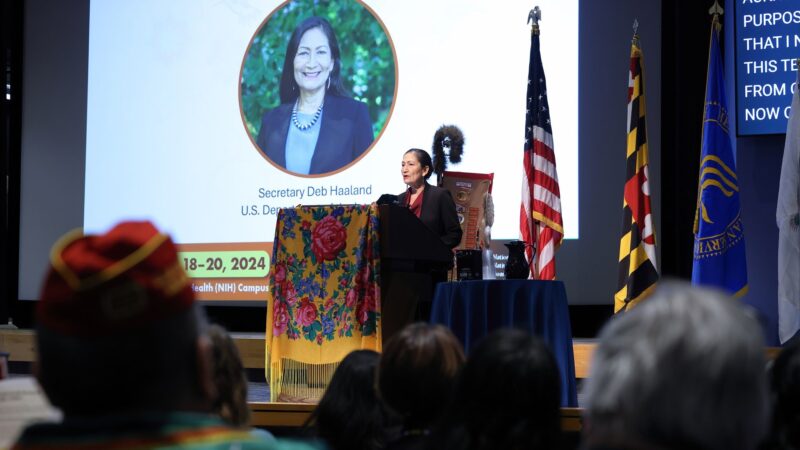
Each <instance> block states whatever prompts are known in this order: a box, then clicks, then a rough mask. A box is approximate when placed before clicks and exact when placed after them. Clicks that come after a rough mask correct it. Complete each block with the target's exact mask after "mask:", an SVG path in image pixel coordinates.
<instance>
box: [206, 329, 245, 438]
mask: <svg viewBox="0 0 800 450" xmlns="http://www.w3.org/2000/svg"><path fill="white" fill-rule="evenodd" d="M208 338H209V339H210V341H211V356H212V361H213V367H214V370H213V375H214V386H216V390H217V397H216V398H215V399H214V402H213V404H212V407H211V409H212V411H213V412H215V413H217V414H218V415H219V416H220V417H221V418H222V420H224V421H225V422H226V423H228V424H229V425H232V426H234V427H239V428H244V427H248V426H249V425H250V407H249V406H248V405H247V374H246V373H245V370H244V364H243V363H242V358H241V357H240V356H239V350H238V349H237V348H236V344H235V343H234V342H233V339H232V338H231V336H230V334H228V332H227V330H225V328H223V327H221V326H219V325H211V326H209V327H208Z"/></svg>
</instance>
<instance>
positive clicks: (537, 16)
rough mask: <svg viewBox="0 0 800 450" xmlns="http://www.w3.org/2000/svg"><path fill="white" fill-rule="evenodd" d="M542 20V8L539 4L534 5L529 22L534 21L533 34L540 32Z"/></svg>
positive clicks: (529, 14)
mask: <svg viewBox="0 0 800 450" xmlns="http://www.w3.org/2000/svg"><path fill="white" fill-rule="evenodd" d="M540 20H542V10H541V9H539V7H538V6H534V7H533V9H532V10H531V11H530V12H529V13H528V23H531V21H533V25H531V34H535V35H538V34H539V21H540Z"/></svg>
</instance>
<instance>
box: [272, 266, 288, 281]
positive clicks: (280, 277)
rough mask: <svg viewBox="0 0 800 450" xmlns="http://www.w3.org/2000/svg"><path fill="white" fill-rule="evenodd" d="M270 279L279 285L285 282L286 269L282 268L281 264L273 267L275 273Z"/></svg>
mask: <svg viewBox="0 0 800 450" xmlns="http://www.w3.org/2000/svg"><path fill="white" fill-rule="evenodd" d="M272 279H273V280H274V281H275V284H281V283H283V282H284V281H286V268H285V267H283V264H278V265H277V266H275V273H274V274H273V275H272Z"/></svg>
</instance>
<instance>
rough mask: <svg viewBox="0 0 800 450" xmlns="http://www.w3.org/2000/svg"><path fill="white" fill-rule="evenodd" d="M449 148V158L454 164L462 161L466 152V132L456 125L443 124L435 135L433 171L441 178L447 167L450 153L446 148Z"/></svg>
mask: <svg viewBox="0 0 800 450" xmlns="http://www.w3.org/2000/svg"><path fill="white" fill-rule="evenodd" d="M446 148H449V150H450V151H449V159H450V162H451V163H453V164H457V163H460V162H461V155H463V154H464V133H462V132H461V130H460V129H459V128H458V127H457V126H455V125H442V126H441V127H439V129H438V130H436V134H434V135H433V147H432V149H433V171H434V172H436V177H437V179H438V180H441V178H442V174H443V173H444V171H445V170H446V169H447V159H448V155H446V154H445V149H446Z"/></svg>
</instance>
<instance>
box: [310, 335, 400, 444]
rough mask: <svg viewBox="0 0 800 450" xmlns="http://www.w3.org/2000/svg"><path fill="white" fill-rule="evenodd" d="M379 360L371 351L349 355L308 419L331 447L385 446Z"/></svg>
mask: <svg viewBox="0 0 800 450" xmlns="http://www.w3.org/2000/svg"><path fill="white" fill-rule="evenodd" d="M379 359H380V355H379V354H378V353H376V352H373V351H372V350H356V351H354V352H352V353H350V354H349V355H347V356H346V357H345V358H344V359H343V360H342V362H341V363H339V367H338V368H337V369H336V372H334V374H333V378H331V382H330V384H329V385H328V388H327V389H326V390H325V395H323V397H322V399H321V400H320V402H319V404H318V405H317V407H316V409H314V412H312V413H311V416H310V417H309V418H308V421H307V422H306V426H307V427H310V428H311V429H312V431H313V432H314V434H315V435H316V436H318V437H320V438H322V439H324V440H325V441H326V442H327V443H328V445H329V446H330V448H331V449H333V450H346V449H356V450H357V449H379V448H383V443H384V439H383V435H384V427H385V425H386V414H385V412H384V409H383V404H382V403H381V401H380V400H379V399H378V396H377V394H376V392H375V371H376V369H377V368H378V360H379Z"/></svg>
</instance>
